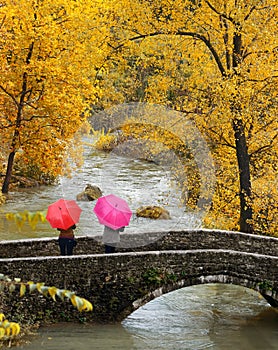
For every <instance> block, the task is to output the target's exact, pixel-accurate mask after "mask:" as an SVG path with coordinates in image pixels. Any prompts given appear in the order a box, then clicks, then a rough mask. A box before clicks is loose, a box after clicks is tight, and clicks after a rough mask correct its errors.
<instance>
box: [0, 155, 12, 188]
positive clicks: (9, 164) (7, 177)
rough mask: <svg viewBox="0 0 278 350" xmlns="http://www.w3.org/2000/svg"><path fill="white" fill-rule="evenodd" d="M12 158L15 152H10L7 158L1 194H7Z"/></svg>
mask: <svg viewBox="0 0 278 350" xmlns="http://www.w3.org/2000/svg"><path fill="white" fill-rule="evenodd" d="M14 156H15V151H12V152H11V153H10V154H9V158H8V165H7V170H6V175H5V179H4V182H3V185H2V193H8V192H9V185H10V182H11V176H12V170H13V164H14Z"/></svg>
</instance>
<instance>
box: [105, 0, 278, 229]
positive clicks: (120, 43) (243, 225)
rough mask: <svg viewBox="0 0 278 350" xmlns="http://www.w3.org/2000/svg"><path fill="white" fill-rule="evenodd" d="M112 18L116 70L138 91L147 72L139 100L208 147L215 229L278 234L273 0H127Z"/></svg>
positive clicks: (276, 45) (277, 80)
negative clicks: (168, 110) (178, 115)
mask: <svg viewBox="0 0 278 350" xmlns="http://www.w3.org/2000/svg"><path fill="white" fill-rule="evenodd" d="M109 3H111V2H109ZM111 11H112V12H113V15H111V18H112V19H115V20H114V22H113V23H112V22H110V23H107V26H109V25H111V26H110V28H111V33H110V39H109V40H110V46H111V47H112V48H114V50H115V51H114V52H115V53H114V57H117V59H116V58H114V62H115V66H117V67H119V70H120V71H122V70H123V67H124V66H126V67H128V69H129V77H131V76H132V75H133V77H134V78H135V79H134V86H140V79H139V78H138V76H137V77H136V75H135V72H137V73H138V71H141V72H142V69H145V72H148V73H149V74H146V75H145V76H144V81H141V83H144V86H143V85H141V87H142V89H141V91H143V93H142V94H141V99H143V100H145V101H149V102H152V103H160V104H165V105H168V106H170V107H172V108H174V109H176V110H179V111H182V112H183V113H184V115H185V116H186V118H190V119H191V120H193V121H194V122H195V123H196V124H197V125H198V127H199V129H200V130H201V131H202V133H203V135H204V136H205V137H206V139H207V142H208V143H209V145H210V147H211V150H212V152H213V155H214V159H215V163H216V169H217V176H218V181H217V188H216V193H215V196H214V201H213V204H212V210H211V215H212V216H214V218H215V223H216V225H217V224H218V226H219V224H220V220H221V218H222V217H223V216H224V217H225V218H226V219H227V220H226V221H225V225H226V226H225V228H231V229H240V230H241V231H243V232H254V231H256V232H260V233H263V232H266V231H270V232H275V229H277V218H275V217H277V206H275V203H277V198H278V194H277V153H278V148H277V144H278V143H277V138H278V137H277V136H278V122H277V116H276V110H277V103H278V101H277V91H278V89H277V88H278V86H277V85H278V74H277V69H278V67H277V52H278V50H277V48H278V42H277V40H278V39H277V34H278V33H277V24H276V23H277V11H278V5H277V4H276V1H274V0H250V1H244V0H223V1H222V0H175V1H172V0H170V1H169V0H159V1H147V0H137V1H136V0H135V1H129V0H122V1H117V2H115V3H114V6H113V9H111ZM113 74H114V71H113ZM141 77H142V76H141ZM117 87H118V88H119V84H118V85H117ZM114 88H115V89H116V86H115V85H114ZM118 90H119V89H118ZM123 91H124V90H123ZM124 94H125V93H124V92H123V95H124ZM275 213H276V214H275ZM219 219H220V220H219ZM229 220H230V223H229ZM237 222H238V225H237Z"/></svg>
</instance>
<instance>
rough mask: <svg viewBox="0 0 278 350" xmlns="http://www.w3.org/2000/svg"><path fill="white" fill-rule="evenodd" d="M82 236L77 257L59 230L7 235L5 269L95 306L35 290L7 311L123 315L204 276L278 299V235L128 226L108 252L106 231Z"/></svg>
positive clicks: (0, 249) (11, 301)
mask: <svg viewBox="0 0 278 350" xmlns="http://www.w3.org/2000/svg"><path fill="white" fill-rule="evenodd" d="M77 239H78V245H77V247H76V250H75V254H76V255H74V256H72V257H63V256H59V251H58V246H57V239H56V238H55V239H53V238H42V239H25V240H19V241H2V242H1V243H0V257H1V259H0V261H1V271H0V272H1V273H4V274H7V275H9V276H10V277H12V278H14V277H19V278H21V279H22V280H24V281H29V280H32V281H35V282H38V281H43V282H45V284H46V285H48V286H53V285H55V286H57V287H59V288H65V289H69V290H73V291H75V292H76V293H77V294H78V295H79V296H81V297H84V298H86V299H88V300H90V301H91V302H92V303H93V305H94V310H93V312H92V313H82V314H80V313H79V312H78V311H76V310H75V309H74V308H73V306H72V305H71V304H70V303H61V302H59V301H57V302H56V303H54V302H53V301H52V300H51V299H48V298H44V297H42V296H40V297H38V296H34V295H33V294H30V295H26V296H24V298H23V301H21V300H19V298H18V295H17V296H16V295H14V294H12V295H11V296H10V297H6V298H5V300H4V301H3V302H2V305H3V308H4V310H3V311H4V312H5V315H6V316H7V315H12V317H13V320H14V319H15V315H19V317H21V319H22V317H23V314H24V315H26V313H29V315H28V317H29V318H30V317H31V316H32V317H33V319H43V318H46V319H48V318H50V319H52V320H53V319H55V320H56V321H65V320H72V321H78V320H86V321H93V322H115V321H121V320H123V319H124V318H125V317H126V316H127V315H129V314H130V313H131V312H133V311H134V310H136V309H137V308H138V307H140V306H142V305H144V304H145V303H147V302H148V301H150V300H152V299H154V298H156V297H158V296H160V295H162V294H165V293H168V292H170V291H174V290H176V289H179V288H183V287H186V286H192V285H197V284H204V283H227V284H235V285H240V286H244V287H246V288H251V289H253V290H256V291H258V292H259V293H261V294H262V295H263V297H264V298H265V299H266V300H267V301H268V303H269V304H270V305H271V306H273V307H278V239H277V238H272V237H266V236H256V235H248V234H244V233H240V232H229V231H219V230H214V231H211V230H187V231H172V232H165V233H162V232H157V233H154V232H152V233H141V234H122V236H121V246H120V247H118V249H117V253H115V254H108V255H107V254H103V251H104V249H103V245H102V243H101V237H88V236H86V237H85V236H82V237H77ZM128 247H131V248H128ZM26 305H27V307H26ZM26 309H27V311H26ZM30 315H31V316H30ZM9 317H11V316H9Z"/></svg>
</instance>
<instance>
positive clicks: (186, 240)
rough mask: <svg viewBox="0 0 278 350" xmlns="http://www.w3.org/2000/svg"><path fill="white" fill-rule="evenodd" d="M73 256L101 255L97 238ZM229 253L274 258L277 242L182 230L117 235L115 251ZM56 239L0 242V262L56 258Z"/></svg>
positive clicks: (86, 240)
mask: <svg viewBox="0 0 278 350" xmlns="http://www.w3.org/2000/svg"><path fill="white" fill-rule="evenodd" d="M76 239H77V241H78V244H77V247H76V248H75V250H74V253H75V254H76V255H80V254H100V253H103V252H104V247H103V244H102V243H101V237H99V236H98V237H89V236H80V237H78V236H77V238H76ZM190 249H230V250H236V251H245V252H253V253H259V254H265V255H273V256H278V238H273V237H267V236H257V235H250V234H244V233H239V232H230V231H220V230H211V231H210V230H186V231H171V232H165V233H163V232H157V233H156V232H152V233H141V234H125V233H123V234H121V243H120V247H118V249H117V251H119V252H127V251H150V250H190ZM57 255H59V247H58V243H57V238H40V239H22V240H13V241H1V242H0V258H15V257H31V256H33V257H34V256H57Z"/></svg>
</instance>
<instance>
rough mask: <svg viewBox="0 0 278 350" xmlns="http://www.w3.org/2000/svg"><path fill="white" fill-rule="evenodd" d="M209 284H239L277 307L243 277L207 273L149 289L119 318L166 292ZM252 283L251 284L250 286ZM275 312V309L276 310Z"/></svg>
mask: <svg viewBox="0 0 278 350" xmlns="http://www.w3.org/2000/svg"><path fill="white" fill-rule="evenodd" d="M211 284H221V285H223V284H225V285H233V286H239V287H243V288H246V289H248V290H251V291H253V292H257V293H258V295H261V296H262V297H263V298H264V299H265V301H266V302H267V303H268V304H269V306H270V307H271V306H273V307H274V308H273V309H274V310H276V308H275V307H277V305H278V304H277V301H276V300H275V299H273V298H271V297H269V296H268V295H266V294H265V293H264V292H263V291H262V290H260V287H258V286H257V287H256V286H254V285H253V283H252V282H250V281H248V280H246V279H244V278H236V279H234V278H233V277H231V276H228V275H225V276H224V275H208V276H203V277H202V278H198V277H197V278H194V277H193V278H192V277H190V278H188V279H187V278H181V279H180V280H179V281H176V282H174V283H165V284H163V285H162V286H160V287H158V288H156V289H153V290H151V291H149V292H148V293H147V294H146V295H144V296H143V297H142V298H139V299H136V300H134V301H133V303H132V305H129V306H128V307H127V308H126V309H125V310H124V311H123V313H122V315H121V317H120V320H121V321H123V320H124V319H126V318H127V317H128V316H129V315H131V314H132V313H133V312H135V311H137V310H139V309H140V308H141V307H143V306H144V305H146V304H148V303H149V302H151V301H153V300H155V299H157V298H159V297H161V296H162V295H166V294H168V293H171V292H174V291H177V290H180V289H183V288H186V287H192V286H197V285H211ZM251 285H253V286H251ZM276 313H277V311H276Z"/></svg>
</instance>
